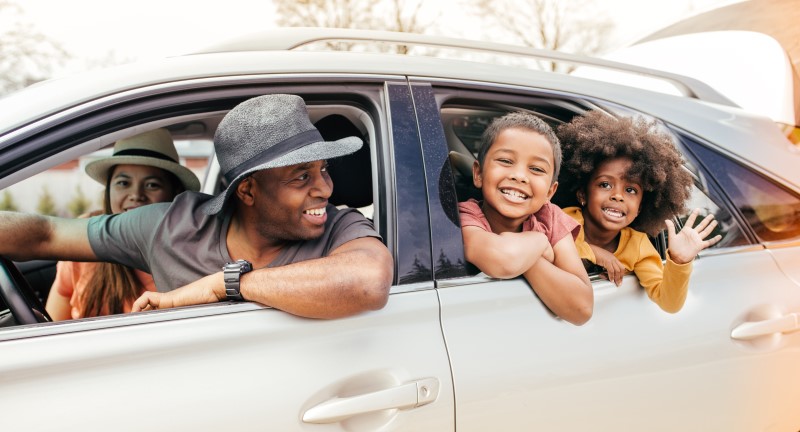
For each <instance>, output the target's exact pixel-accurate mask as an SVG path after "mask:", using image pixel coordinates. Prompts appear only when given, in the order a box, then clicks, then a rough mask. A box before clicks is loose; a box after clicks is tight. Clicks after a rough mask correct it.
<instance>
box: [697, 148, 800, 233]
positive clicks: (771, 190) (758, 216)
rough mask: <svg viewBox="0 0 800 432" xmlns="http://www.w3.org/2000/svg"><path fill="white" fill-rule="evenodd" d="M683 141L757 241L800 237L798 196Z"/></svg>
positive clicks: (752, 172) (712, 153) (724, 158)
mask: <svg viewBox="0 0 800 432" xmlns="http://www.w3.org/2000/svg"><path fill="white" fill-rule="evenodd" d="M686 141H687V143H688V144H689V145H690V146H691V150H692V152H693V153H694V154H695V155H697V157H698V158H699V159H700V160H701V161H702V163H703V164H704V165H705V166H706V168H707V169H708V171H710V172H711V175H712V176H713V177H714V179H715V180H716V181H717V182H718V183H719V186H720V188H721V189H722V190H724V191H725V193H726V196H727V198H728V199H730V201H731V202H732V203H733V204H734V205H735V206H736V208H737V209H738V210H739V212H740V214H741V216H742V217H743V218H744V220H745V221H746V222H747V224H748V225H749V226H750V227H751V228H752V230H753V233H754V234H755V235H756V237H757V238H758V239H759V240H761V241H778V240H788V239H794V238H798V237H800V197H798V196H797V195H796V194H794V193H792V192H790V191H789V190H787V189H784V188H783V187H781V186H779V185H777V184H776V183H774V182H772V181H770V180H769V179H767V178H766V177H764V176H762V175H760V174H758V173H756V172H754V171H752V170H750V169H748V168H746V167H744V166H743V165H741V164H739V163H737V162H735V161H733V160H731V159H729V158H727V157H725V156H723V155H721V154H719V153H717V152H714V151H713V150H711V149H708V148H706V147H705V146H702V145H699V144H697V143H694V142H693V141H692V140H688V139H687V140H686ZM723 241H724V239H723Z"/></svg>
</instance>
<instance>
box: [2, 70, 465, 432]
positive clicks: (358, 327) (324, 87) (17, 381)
mask: <svg viewBox="0 0 800 432" xmlns="http://www.w3.org/2000/svg"><path fill="white" fill-rule="evenodd" d="M337 80H338V81H337V82H340V83H341V84H337V85H330V84H320V82H322V83H324V82H325V80H323V79H321V78H320V77H319V76H315V77H313V78H310V79H309V80H308V81H307V82H300V83H293V84H286V81H287V79H286V77H282V78H281V82H282V83H283V84H280V85H278V84H273V83H271V82H270V81H269V79H264V82H261V83H260V84H259V85H256V86H254V81H253V77H248V78H247V79H246V81H245V80H242V81H237V79H236V78H228V79H219V78H217V79H214V80H209V82H205V83H200V82H198V81H197V80H195V81H193V83H192V84H193V85H197V86H198V88H199V87H201V86H202V87H203V89H202V90H197V91H196V92H192V91H187V89H186V85H185V83H174V88H175V89H176V90H175V93H172V92H170V91H169V87H170V86H163V85H162V86H159V88H158V89H157V91H150V89H148V88H146V87H144V88H141V89H140V90H138V91H136V92H127V93H126V94H125V95H124V96H119V97H118V100H117V101H116V102H115V103H117V104H118V105H119V108H115V106H114V105H113V104H109V101H108V99H107V100H106V101H104V103H106V106H105V107H104V108H103V109H102V110H98V109H97V107H91V106H86V107H84V109H83V110H81V109H76V110H75V111H74V112H78V113H80V112H83V115H77V116H73V119H74V120H71V121H70V122H68V124H55V123H54V124H53V125H51V126H50V127H46V126H44V125H43V124H42V123H43V122H40V124H39V126H38V127H39V130H46V134H45V135H49V136H52V137H55V138H57V140H56V141H54V142H57V143H59V145H61V146H65V147H68V146H66V145H65V144H64V143H65V142H71V143H74V145H80V143H81V142H82V140H85V139H86V138H85V137H86V136H87V135H91V136H93V137H98V136H100V135H102V134H103V133H111V132H113V131H115V130H117V129H118V128H119V126H118V125H119V124H123V123H124V124H131V122H132V123H135V124H137V127H146V126H148V125H154V124H156V123H158V122H169V120H170V119H171V118H178V117H181V116H191V115H195V114H196V113H197V112H198V111H203V109H204V108H203V107H204V106H205V107H210V108H212V110H213V111H214V112H219V111H220V110H223V111H224V110H225V109H229V108H230V107H232V106H233V105H235V103H237V102H238V101H240V100H243V99H245V98H247V97H251V96H255V95H258V94H265V93H270V92H283V93H294V94H300V95H302V96H303V97H305V98H306V99H307V100H309V101H312V102H311V103H313V101H324V102H325V103H330V101H331V100H334V101H339V102H338V103H341V104H344V105H348V106H354V107H359V108H358V109H360V110H361V111H362V114H363V115H364V116H365V117H364V118H369V119H370V122H371V125H372V126H373V128H372V129H371V131H370V132H371V134H370V138H369V140H370V142H369V143H368V144H369V145H370V146H372V148H371V150H372V151H373V158H372V170H373V174H375V175H373V186H374V190H375V192H374V197H375V202H374V206H375V215H374V217H375V222H376V226H377V227H379V232H380V233H381V235H382V236H383V238H384V241H385V242H386V243H387V245H388V246H389V248H390V250H391V251H392V254H393V256H394V257H395V269H396V270H395V283H394V285H393V286H392V288H391V293H390V296H389V297H390V298H389V301H388V304H387V305H386V307H384V308H383V309H381V310H379V311H373V312H368V313H362V314H359V315H356V316H353V317H349V318H344V319H336V320H315V319H306V318H300V317H296V316H293V315H290V314H287V313H285V312H282V311H279V310H275V309H271V308H268V307H264V306H262V305H259V304H256V303H247V302H245V303H229V302H226V303H218V304H211V305H203V306H192V307H185V308H176V309H171V310H158V311H152V312H145V313H137V314H127V315H117V316H108V317H99V318H88V319H81V320H73V321H66V322H58V323H44V324H34V325H27V326H17V327H9V328H4V329H0V358H1V359H2V360H0V412H1V413H2V414H0V418H1V419H2V424H3V425H4V427H5V428H7V429H9V430H11V429H23V428H24V429H27V430H42V431H45V430H47V431H50V430H58V429H66V430H78V429H80V430H109V429H112V430H131V431H133V430H142V429H147V430H164V431H173V430H253V431H256V430H258V431H263V430H280V431H288V430H304V431H313V430H320V431H323V430H324V431H336V430H342V431H374V430H387V431H389V430H407V431H417V430H437V431H440V430H441V431H447V430H454V428H455V426H454V397H453V383H452V380H451V376H450V365H449V362H448V357H447V352H446V349H445V346H444V341H443V337H442V333H441V327H440V325H439V303H438V296H437V293H436V291H435V289H434V284H433V277H432V274H431V271H430V268H431V261H432V260H431V246H430V224H429V221H428V216H427V200H426V197H425V182H424V175H423V174H422V172H423V165H422V155H421V148H420V139H419V134H418V132H417V130H418V128H417V125H416V120H415V117H414V110H413V104H412V101H411V94H410V91H409V87H408V84H407V82H406V81H405V80H404V79H402V78H397V79H390V80H388V81H387V80H386V78H385V77H384V78H383V79H382V80H376V79H375V78H373V77H370V78H368V79H358V78H357V77H351V79H350V80H343V79H342V77H341V76H337ZM212 81H213V82H212ZM299 81H302V80H299ZM178 89H180V91H178ZM110 99H113V98H110ZM145 100H146V103H145V102H144V101H145ZM159 102H161V103H159ZM123 107H124V108H123ZM163 107H170V108H168V109H167V110H166V112H165V110H164V108H163ZM182 107H185V110H184V109H183V108H182ZM181 118H184V117H181ZM146 122H151V123H146ZM115 128H117V129H115ZM89 131H91V132H92V134H88V132H89ZM78 137H83V138H78ZM0 140H2V137H0ZM15 145H16V149H17V151H19V149H20V148H25V149H26V151H29V152H36V151H40V150H41V148H42V147H41V146H49V147H48V148H51V149H52V148H53V145H52V144H51V141H49V140H45V139H44V138H43V137H42V136H40V137H39V138H38V140H37V141H30V142H17V143H16V144H15ZM0 158H2V154H0Z"/></svg>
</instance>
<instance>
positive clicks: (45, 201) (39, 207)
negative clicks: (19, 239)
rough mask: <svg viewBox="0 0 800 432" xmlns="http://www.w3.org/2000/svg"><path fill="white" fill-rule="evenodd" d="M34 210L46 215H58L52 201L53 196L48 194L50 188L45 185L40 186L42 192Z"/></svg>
mask: <svg viewBox="0 0 800 432" xmlns="http://www.w3.org/2000/svg"><path fill="white" fill-rule="evenodd" d="M36 211H37V212H38V213H39V214H42V215H46V216H56V215H58V211H57V209H56V203H55V201H53V196H52V195H50V189H48V188H47V186H42V194H41V195H39V203H38V204H36Z"/></svg>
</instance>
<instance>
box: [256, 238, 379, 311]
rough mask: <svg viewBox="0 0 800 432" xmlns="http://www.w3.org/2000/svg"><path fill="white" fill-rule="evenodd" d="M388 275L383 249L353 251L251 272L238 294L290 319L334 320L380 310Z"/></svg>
mask: <svg viewBox="0 0 800 432" xmlns="http://www.w3.org/2000/svg"><path fill="white" fill-rule="evenodd" d="M392 276H393V263H392V259H391V256H390V255H389V253H388V251H386V250H385V249H383V250H375V249H355V250H349V251H346V252H342V253H338V254H335V255H331V256H328V257H325V258H320V259H315V260H308V261H303V262H300V263H295V264H291V265H287V266H282V267H275V268H264V269H259V270H254V271H252V272H250V273H248V274H246V275H244V276H242V280H241V293H242V296H243V297H244V298H245V299H246V300H251V301H256V302H259V303H262V304H265V305H268V306H272V307H274V308H276V309H281V310H283V311H286V312H289V313H291V314H294V315H299V316H304V317H309V318H339V317H344V316H349V315H353V314H356V313H359V312H363V311H367V310H376V309H380V308H382V307H383V306H384V305H385V304H386V301H387V299H388V295H389V287H390V286H391V282H392Z"/></svg>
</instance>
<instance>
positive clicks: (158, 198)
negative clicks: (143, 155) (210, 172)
mask: <svg viewBox="0 0 800 432" xmlns="http://www.w3.org/2000/svg"><path fill="white" fill-rule="evenodd" d="M108 188H109V189H108V194H109V195H108V196H109V203H110V204H111V212H112V213H122V212H126V211H128V210H130V209H134V208H136V207H141V206H143V205H147V204H152V203H157V202H166V201H172V199H173V198H175V195H176V190H175V186H174V185H173V184H172V182H171V181H170V178H169V175H168V173H167V172H166V171H164V170H162V169H161V168H156V167H151V166H145V165H116V166H114V168H113V169H112V170H111V179H110V181H109V185H108Z"/></svg>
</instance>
